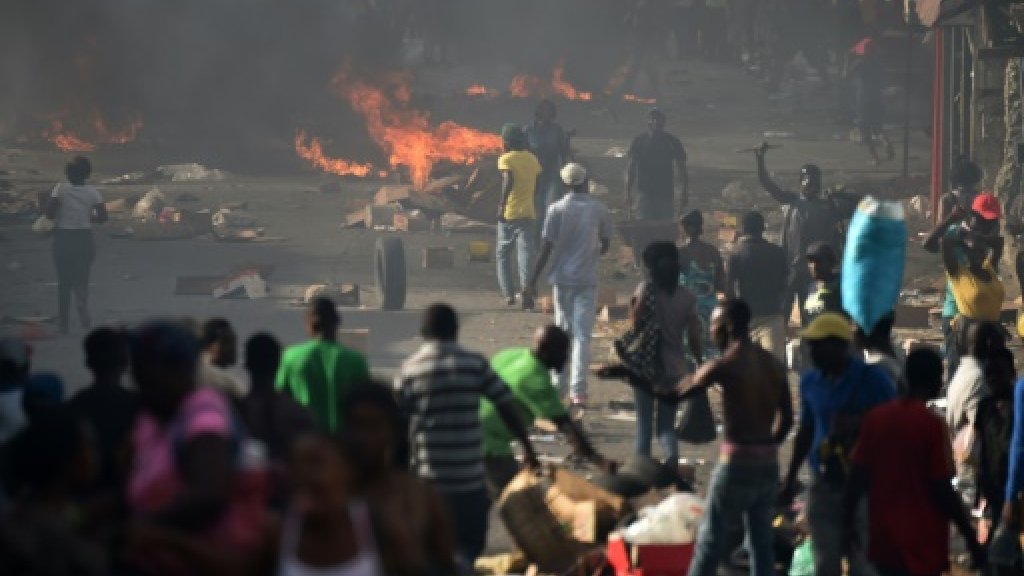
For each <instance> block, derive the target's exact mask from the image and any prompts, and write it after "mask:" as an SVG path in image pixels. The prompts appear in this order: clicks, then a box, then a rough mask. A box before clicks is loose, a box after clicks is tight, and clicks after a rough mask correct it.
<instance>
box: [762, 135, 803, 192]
mask: <svg viewBox="0 0 1024 576" xmlns="http://www.w3.org/2000/svg"><path fill="white" fill-rule="evenodd" d="M764 153H765V149H764V148H763V147H762V148H760V149H758V151H757V152H755V153H754V157H755V158H756V159H757V179H758V181H759V182H760V183H761V187H762V188H764V190H765V192H767V193H768V194H770V195H771V197H772V198H774V199H775V201H776V202H778V203H779V204H791V203H793V202H795V201H796V200H797V198H798V196H797V194H795V193H793V192H789V191H787V190H783V189H782V188H780V187H779V185H778V184H776V183H775V181H774V180H772V177H771V176H769V175H768V168H767V167H766V166H765V163H764Z"/></svg>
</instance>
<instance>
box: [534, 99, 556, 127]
mask: <svg viewBox="0 0 1024 576" xmlns="http://www.w3.org/2000/svg"><path fill="white" fill-rule="evenodd" d="M556 116H558V109H557V108H555V103H554V102H552V101H551V100H548V99H547V98H544V99H542V100H541V101H540V102H537V107H536V108H534V109H533V119H534V120H536V121H537V123H538V124H550V123H552V122H554V121H555V117H556Z"/></svg>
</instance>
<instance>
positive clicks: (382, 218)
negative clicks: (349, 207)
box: [364, 204, 399, 229]
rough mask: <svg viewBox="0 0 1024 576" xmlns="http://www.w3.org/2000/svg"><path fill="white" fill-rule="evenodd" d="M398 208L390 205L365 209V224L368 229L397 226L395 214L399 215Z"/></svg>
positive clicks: (372, 206)
mask: <svg viewBox="0 0 1024 576" xmlns="http://www.w3.org/2000/svg"><path fill="white" fill-rule="evenodd" d="M398 210H399V208H398V207H397V206H394V205H391V204H388V205H386V206H379V205H370V206H367V207H366V209H365V217H364V222H365V223H366V227H367V228H370V229H373V228H376V227H378V226H384V227H391V226H394V225H395V214H397V213H398Z"/></svg>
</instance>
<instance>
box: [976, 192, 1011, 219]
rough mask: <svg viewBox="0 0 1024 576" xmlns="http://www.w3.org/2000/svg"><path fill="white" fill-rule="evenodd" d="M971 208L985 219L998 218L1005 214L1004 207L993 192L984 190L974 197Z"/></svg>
mask: <svg viewBox="0 0 1024 576" xmlns="http://www.w3.org/2000/svg"><path fill="white" fill-rule="evenodd" d="M971 210H972V211H974V212H977V213H978V215H979V216H981V217H982V218H984V219H985V220H998V219H999V217H1000V216H1002V214H1003V207H1002V206H1000V205H999V200H998V199H997V198H996V197H995V196H993V195H992V193H991V192H982V193H981V194H978V196H977V197H975V198H974V203H973V204H971Z"/></svg>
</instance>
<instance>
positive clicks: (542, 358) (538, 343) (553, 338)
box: [533, 324, 569, 372]
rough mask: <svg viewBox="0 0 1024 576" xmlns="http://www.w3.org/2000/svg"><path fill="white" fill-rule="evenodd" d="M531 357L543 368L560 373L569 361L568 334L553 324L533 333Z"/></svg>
mask: <svg viewBox="0 0 1024 576" xmlns="http://www.w3.org/2000/svg"><path fill="white" fill-rule="evenodd" d="M533 356H534V357H535V358H536V359H537V361H538V362H540V363H541V364H542V365H543V366H544V367H545V368H547V369H549V370H555V371H557V372H561V371H562V370H563V369H564V368H565V363H566V362H568V361H569V333H568V332H566V331H565V330H562V329H561V328H559V327H558V326H555V325H554V324H548V325H547V326H541V327H540V328H537V330H536V331H535V332H534V333H533Z"/></svg>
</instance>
